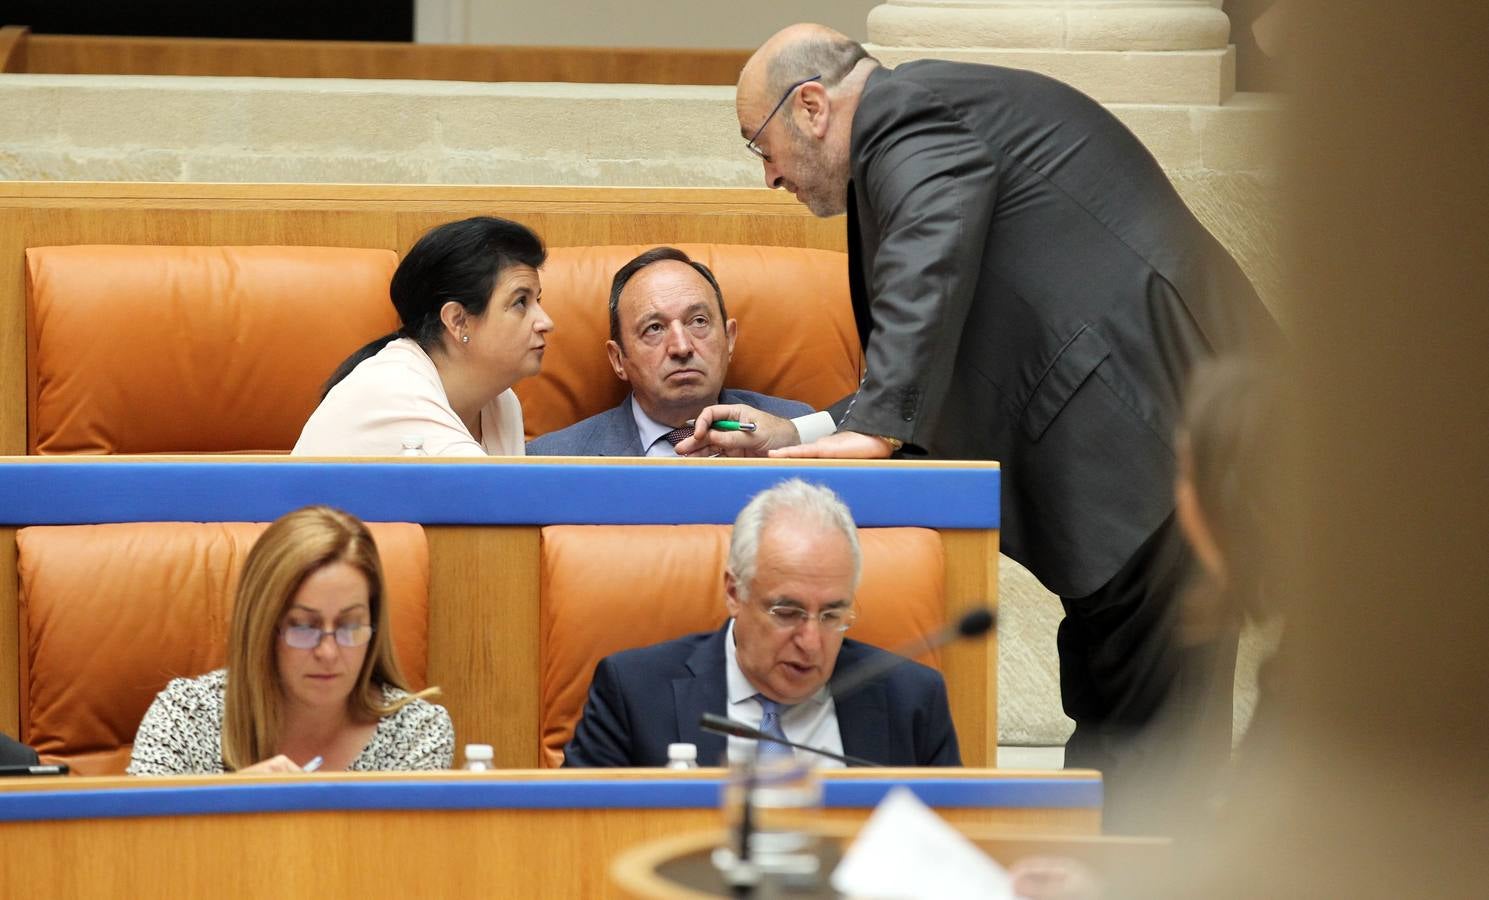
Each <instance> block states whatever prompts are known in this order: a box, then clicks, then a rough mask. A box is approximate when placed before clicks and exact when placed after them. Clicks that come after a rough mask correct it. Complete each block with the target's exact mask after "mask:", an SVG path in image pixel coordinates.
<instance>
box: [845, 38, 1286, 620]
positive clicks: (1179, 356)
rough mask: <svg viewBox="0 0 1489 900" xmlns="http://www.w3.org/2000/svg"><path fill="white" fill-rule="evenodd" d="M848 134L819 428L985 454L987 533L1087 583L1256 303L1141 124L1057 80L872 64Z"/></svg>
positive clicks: (952, 453) (1142, 511) (1156, 513)
mask: <svg viewBox="0 0 1489 900" xmlns="http://www.w3.org/2000/svg"><path fill="white" fill-rule="evenodd" d="M850 140H851V155H852V161H851V162H852V172H851V181H850V186H849V194H848V222H847V225H848V251H849V260H848V277H849V285H850V291H851V296H852V298H853V309H854V318H855V320H856V321H857V324H858V332H859V337H860V339H861V340H862V341H864V344H865V353H864V360H865V368H866V377H865V380H864V382H863V385H862V387H861V388H860V390H859V391H858V393H857V395H856V397H855V398H854V399H853V400H852V403H851V406H850V407H847V412H846V417H845V418H844V419H843V420H842V421H840V422H839V428H840V429H841V430H848V431H858V432H863V433H867V434H878V435H885V436H888V437H893V438H898V439H900V440H902V441H904V442H905V445H906V447H905V449H906V452H907V453H908V454H910V455H914V454H917V453H923V454H928V455H931V456H934V457H940V458H948V459H992V460H998V461H999V462H1001V463H1002V464H1003V466H1004V471H1005V472H1006V477H1005V479H1004V481H1003V520H1002V530H1001V536H1000V544H1001V546H1002V549H1003V551H1004V552H1005V553H1007V554H1008V555H1009V556H1011V557H1013V558H1014V559H1016V560H1018V561H1019V562H1021V563H1023V564H1024V565H1026V566H1027V567H1028V568H1029V569H1030V571H1032V572H1033V573H1034V575H1035V576H1036V577H1037V578H1038V579H1039V580H1040V581H1042V582H1043V583H1044V584H1045V585H1046V586H1047V587H1049V588H1050V589H1051V590H1053V591H1055V592H1056V593H1058V594H1060V595H1061V596H1063V597H1085V596H1087V595H1089V594H1091V593H1092V592H1094V591H1096V590H1097V589H1099V588H1101V587H1102V586H1103V585H1104V584H1106V583H1107V582H1108V581H1109V580H1110V579H1111V578H1112V577H1113V575H1114V574H1115V573H1116V572H1117V571H1118V570H1119V569H1120V568H1121V567H1122V566H1123V564H1124V563H1126V562H1127V561H1128V560H1129V559H1130V558H1131V557H1132V556H1133V555H1134V553H1136V551H1137V549H1138V548H1139V547H1140V546H1141V545H1142V544H1143V543H1144V541H1146V540H1147V538H1148V537H1149V536H1151V535H1152V534H1153V533H1154V532H1155V530H1156V529H1157V528H1158V527H1159V526H1160V525H1161V524H1162V523H1163V522H1164V521H1165V520H1166V519H1167V518H1168V516H1169V515H1170V514H1171V513H1172V511H1173V508H1174V499H1173V483H1174V469H1175V452H1174V430H1175V426H1176V424H1177V421H1178V416H1179V410H1180V394H1181V392H1182V390H1183V387H1184V385H1185V382H1186V380H1187V378H1188V375H1189V371H1190V369H1191V368H1192V367H1193V365H1194V364H1195V363H1196V362H1197V361H1199V360H1201V359H1203V358H1205V357H1209V356H1212V355H1216V354H1220V353H1224V352H1227V351H1233V350H1246V349H1253V350H1254V349H1256V348H1259V347H1270V346H1272V345H1274V344H1276V343H1278V342H1279V337H1280V335H1279V334H1278V331H1277V326H1276V324H1275V322H1274V321H1273V320H1272V318H1271V316H1270V315H1269V314H1268V312H1267V310H1266V309H1265V308H1264V307H1263V306H1262V304H1261V301H1260V300H1259V299H1258V298H1257V295H1256V292H1255V291H1254V290H1253V289H1252V286H1251V284H1250V282H1248V281H1247V279H1246V276H1245V275H1244V274H1243V273H1242V272H1241V269H1240V267H1238V266H1237V265H1236V263H1235V261H1234V260H1232V259H1231V257H1230V255H1229V254H1228V253H1227V252H1226V251H1225V249H1224V248H1223V247H1221V245H1220V244H1219V242H1217V241H1216V240H1215V238H1214V237H1212V236H1211V235H1210V233H1209V232H1208V231H1206V230H1205V228H1204V226H1203V225H1201V224H1200V223H1199V221H1198V220H1197V219H1195V217H1194V215H1193V214H1192V213H1190V211H1189V208H1188V207H1187V206H1185V204H1184V201H1183V200H1182V199H1181V198H1180V197H1179V195H1178V193H1177V192H1176V191H1175V190H1174V188H1173V185H1171V184H1170V183H1169V180H1168V178H1167V177H1166V176H1165V175H1164V173H1163V170H1162V169H1161V168H1160V167H1159V165H1158V163H1157V161H1155V160H1154V159H1153V156H1152V155H1151V154H1150V153H1149V152H1148V151H1147V149H1146V148H1145V147H1144V146H1143V145H1142V143H1141V142H1140V141H1138V139H1137V138H1136V137H1135V136H1133V134H1132V133H1131V132H1130V131H1128V130H1127V128H1126V127H1124V126H1123V125H1122V123H1121V122H1119V121H1118V120H1117V118H1116V117H1115V116H1113V115H1112V114H1111V113H1110V112H1108V111H1107V110H1106V109H1105V108H1103V107H1102V106H1101V105H1100V104H1098V103H1096V102H1095V101H1094V100H1092V99H1091V98H1089V97H1087V96H1085V95H1084V94H1081V93H1080V92H1079V91H1076V90H1075V89H1074V88H1071V87H1069V86H1068V85H1065V84H1062V83H1060V82H1058V81H1055V80H1053V79H1051V78H1047V77H1045V76H1043V75H1038V74H1035V73H1033V72H1025V71H1019V70H1015V69H1004V68H999V67H996V66H983V65H971V64H967V63H951V62H940V61H921V62H911V63H905V64H904V65H901V66H898V67H896V68H895V69H893V70H888V69H877V70H875V71H873V72H872V73H871V74H870V75H869V79H868V82H867V84H866V85H865V87H864V91H863V95H862V97H861V99H860V101H859V105H858V109H857V111H856V113H855V114H854V117H853V128H852V135H851V139H850ZM840 409H841V407H835V412H837V411H840Z"/></svg>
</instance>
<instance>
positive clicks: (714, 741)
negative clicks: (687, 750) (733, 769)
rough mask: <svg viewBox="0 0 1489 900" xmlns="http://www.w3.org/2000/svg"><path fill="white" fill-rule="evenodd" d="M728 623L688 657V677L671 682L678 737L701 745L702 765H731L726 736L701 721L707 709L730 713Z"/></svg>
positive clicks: (700, 760)
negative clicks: (726, 669) (726, 674)
mask: <svg viewBox="0 0 1489 900" xmlns="http://www.w3.org/2000/svg"><path fill="white" fill-rule="evenodd" d="M728 627H729V626H728V623H727V622H726V623H725V624H724V627H723V628H721V629H720V630H719V631H718V632H716V633H715V634H714V635H713V637H711V638H709V639H708V640H707V641H705V642H704V643H703V644H702V645H701V646H699V648H698V649H697V650H695V651H693V655H692V656H690V657H688V661H687V667H688V671H689V672H690V673H692V674H691V675H690V676H689V677H686V678H675V679H673V681H672V700H673V703H674V704H675V705H676V708H677V737H678V740H680V741H682V742H684V743H688V744H693V745H695V746H696V747H697V748H698V764H699V765H700V766H712V765H728V764H729V760H728V758H727V756H728V754H727V750H728V747H727V744H726V743H725V739H724V736H723V735H719V734H714V733H713V732H711V731H704V730H703V729H702V728H700V727H698V720H699V719H700V718H702V717H703V714H704V713H706V712H711V713H717V714H718V715H721V716H722V715H728V713H729V710H728V706H729V704H728V693H729V692H728V690H727V689H726V687H725V684H726V682H725V679H724V636H725V634H726V633H727V631H728Z"/></svg>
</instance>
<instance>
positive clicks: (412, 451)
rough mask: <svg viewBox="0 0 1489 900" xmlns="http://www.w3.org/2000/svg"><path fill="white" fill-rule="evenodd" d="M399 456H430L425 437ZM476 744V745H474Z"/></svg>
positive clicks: (408, 443) (410, 441) (412, 440)
mask: <svg viewBox="0 0 1489 900" xmlns="http://www.w3.org/2000/svg"><path fill="white" fill-rule="evenodd" d="M398 455H399V456H428V455H429V454H428V453H425V452H424V439H423V438H421V437H417V436H415V437H406V438H404V439H403V451H402V452H401V453H399V454H398ZM472 746H475V745H472Z"/></svg>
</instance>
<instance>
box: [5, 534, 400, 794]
mask: <svg viewBox="0 0 1489 900" xmlns="http://www.w3.org/2000/svg"><path fill="white" fill-rule="evenodd" d="M267 527H268V526H267V524H257V523H242V522H223V523H211V524H198V523H174V522H147V523H129V524H123V525H68V526H36V527H31V528H23V529H21V530H20V531H18V532H17V533H16V546H17V550H18V556H19V560H18V562H19V570H20V641H19V647H20V657H21V658H20V683H21V691H20V702H21V737H22V740H24V741H25V742H26V743H28V744H30V745H31V746H32V747H35V748H36V750H37V751H38V752H40V753H42V754H43V755H44V756H46V757H47V758H49V759H52V760H57V761H61V762H66V763H69V764H70V765H71V766H72V767H73V770H74V771H76V772H78V773H80V774H85V775H106V774H119V773H122V772H123V771H124V767H125V766H127V765H128V764H129V752H130V747H131V746H132V745H133V743H134V733H135V731H136V730H137V729H138V727H139V723H140V719H141V718H143V717H144V715H145V710H146V709H147V708H149V706H150V702H151V701H152V700H154V699H155V695H156V694H157V693H158V692H159V691H160V690H161V689H162V688H164V687H165V685H166V682H168V681H170V680H171V679H172V678H177V677H191V676H196V675H200V674H202V673H204V672H210V671H212V670H213V669H219V668H221V667H222V666H224V665H225V664H226V661H227V634H228V625H229V622H230V621H231V616H232V608H233V595H234V592H235V591H236V589H237V584H238V573H239V571H240V570H241V569H242V566H243V560H244V559H245V558H246V557H247V555H248V551H249V549H250V548H251V547H252V546H253V543H254V541H255V540H257V539H258V536H259V535H260V534H261V533H262V532H263V530H264V529H265V528H267ZM368 528H369V529H370V530H371V531H372V536H373V540H374V541H375V542H376V543H377V545H378V551H379V555H380V556H381V557H382V562H383V574H384V577H385V579H386V580H387V590H388V598H387V599H388V602H389V607H388V611H389V615H390V616H391V621H392V627H393V643H394V646H395V648H396V650H397V654H398V661H399V664H400V665H401V666H402V669H403V673H404V676H405V677H406V678H408V679H409V680H410V681H411V682H412V684H413V686H414V688H415V689H418V688H422V687H424V684H425V677H426V674H425V673H426V672H427V669H428V653H429V641H428V623H429V547H428V544H427V542H426V541H425V538H424V530H423V529H422V528H420V527H419V526H418V525H409V524H401V523H372V524H369V525H368Z"/></svg>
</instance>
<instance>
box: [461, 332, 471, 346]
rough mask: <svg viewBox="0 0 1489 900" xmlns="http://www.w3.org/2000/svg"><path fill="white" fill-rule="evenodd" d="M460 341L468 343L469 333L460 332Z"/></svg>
mask: <svg viewBox="0 0 1489 900" xmlns="http://www.w3.org/2000/svg"><path fill="white" fill-rule="evenodd" d="M460 343H462V344H469V343H470V335H468V334H462V335H461V336H460Z"/></svg>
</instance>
